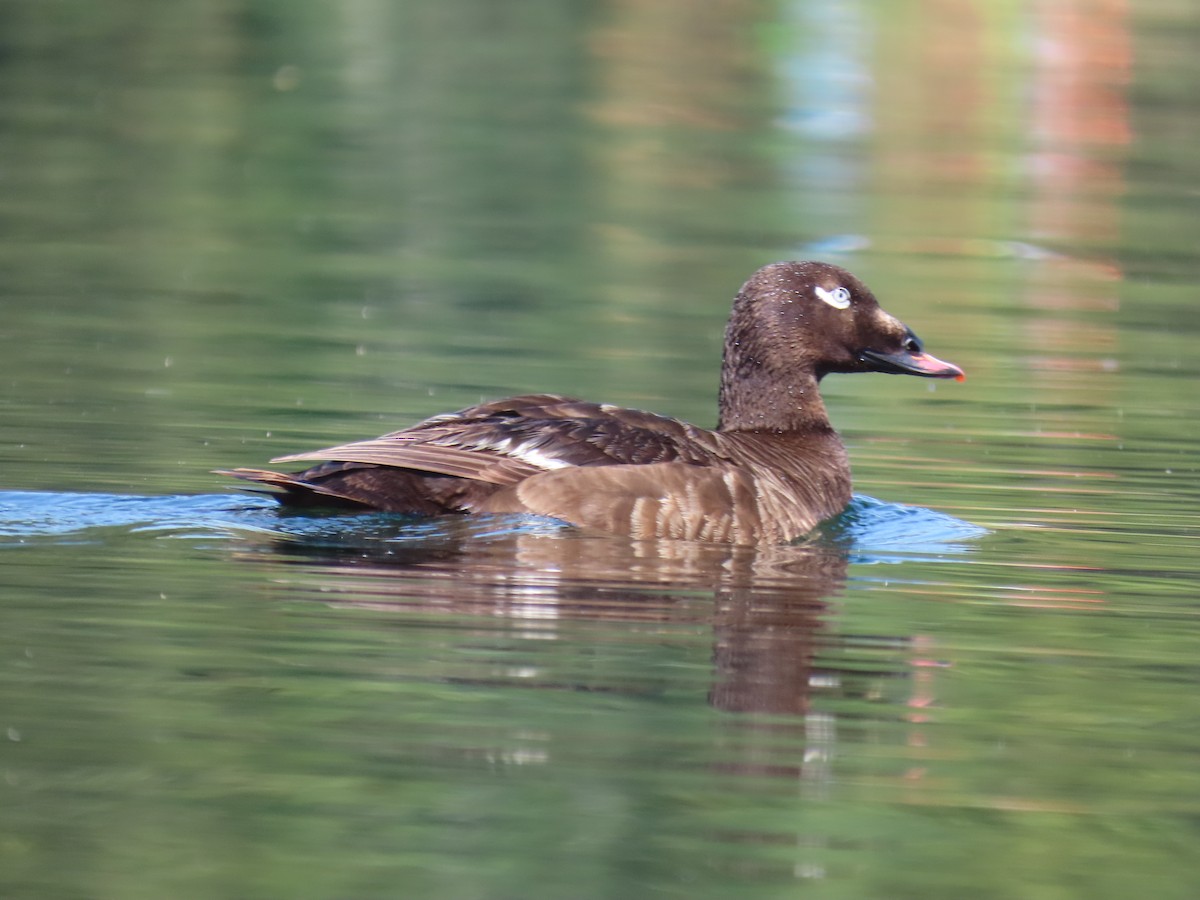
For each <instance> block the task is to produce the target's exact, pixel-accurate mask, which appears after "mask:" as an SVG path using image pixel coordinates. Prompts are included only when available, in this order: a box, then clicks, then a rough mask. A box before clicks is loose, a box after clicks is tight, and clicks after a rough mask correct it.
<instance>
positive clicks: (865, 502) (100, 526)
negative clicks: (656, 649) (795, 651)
mask: <svg viewBox="0 0 1200 900" xmlns="http://www.w3.org/2000/svg"><path fill="white" fill-rule="evenodd" d="M106 529H123V530H125V531H127V532H132V533H152V534H155V535H157V536H161V537H172V538H197V539H200V538H214V537H217V538H227V539H232V538H237V537H239V536H246V535H268V536H271V537H273V538H277V539H281V540H285V541H293V542H302V543H307V544H312V545H321V544H322V543H336V544H345V543H347V542H361V543H362V544H364V545H371V544H374V545H378V544H381V543H412V542H421V541H432V540H438V539H440V538H444V537H447V536H449V535H451V534H452V535H453V537H454V539H455V540H456V541H462V540H464V539H471V540H478V541H487V540H489V539H497V538H507V537H511V536H513V535H516V534H537V535H553V534H559V533H561V534H564V536H567V535H570V534H571V533H572V532H573V529H572V528H571V527H570V526H568V525H565V524H563V523H561V522H558V521H556V520H554V519H546V518H542V517H538V516H507V515H505V516H478V517H472V518H470V519H469V520H465V521H464V520H463V519H461V518H459V517H444V518H433V519H429V518H413V517H410V516H402V515H398V514H395V513H363V514H360V515H346V514H337V515H333V514H319V513H318V514H313V513H306V514H296V513H291V512H285V511H282V510H280V508H279V507H278V506H277V504H276V503H275V502H274V501H273V500H271V499H268V498H266V497H254V496H242V495H230V494H199V495H191V496H185V495H169V496H161V497H146V496H136V495H127V494H85V493H58V492H40V491H6V492H0V536H3V537H4V538H6V540H4V541H3V542H2V543H0V546H3V545H8V546H12V545H16V544H22V543H26V542H28V541H29V540H31V539H38V540H42V541H44V540H46V539H49V540H51V541H63V542H67V543H79V542H80V541H88V542H103V541H104V539H105V537H104V532H105V530H106ZM986 533H987V530H986V529H984V528H980V527H979V526H976V525H972V524H970V523H969V522H964V521H962V520H961V519H956V518H954V517H953V516H950V515H946V514H945V513H940V512H937V511H935V510H931V509H925V508H923V507H920V506H906V505H902V504H897V503H887V502H885V501H882V500H876V499H875V498H873V497H868V496H866V495H863V494H859V495H856V496H855V498H854V500H853V502H851V504H850V506H849V507H848V508H847V509H846V511H845V512H844V513H843V514H842V515H841V516H839V517H838V518H836V519H833V520H831V521H830V522H827V523H826V524H825V525H823V526H822V527H821V528H820V529H819V530H818V531H817V532H815V533H814V534H813V535H812V536H810V537H809V538H808V540H807V541H806V542H805V543H811V542H813V541H823V542H828V543H832V544H833V545H835V546H839V547H842V548H844V549H845V550H847V551H849V552H850V553H851V560H852V561H854V562H875V563H878V562H889V561H901V560H905V559H912V558H914V557H922V558H936V557H937V556H938V555H944V554H957V553H963V552H966V551H967V550H968V549H969V548H970V542H971V541H973V540H975V539H976V538H979V537H981V536H982V535H984V534H986Z"/></svg>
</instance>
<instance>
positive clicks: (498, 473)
mask: <svg viewBox="0 0 1200 900" xmlns="http://www.w3.org/2000/svg"><path fill="white" fill-rule="evenodd" d="M311 459H319V460H325V461H326V462H324V463H322V464H321V465H318V466H315V467H313V468H310V469H306V470H304V471H302V472H297V473H294V474H292V475H284V474H281V473H275V472H268V471H265V470H257V469H237V470H233V471H231V472H230V473H229V474H233V475H236V476H237V477H241V478H245V479H247V480H251V481H258V482H260V483H264V484H269V485H271V486H274V487H279V488H282V489H283V491H284V493H283V495H282V497H281V499H283V501H284V502H291V503H313V502H325V503H328V502H335V503H343V504H349V505H357V506H362V507H369V508H374V509H384V510H391V511H396V512H410V513H417V514H422V515H430V514H437V513H447V512H510V513H533V514H537V515H545V516H552V517H554V518H558V519H562V520H564V521H567V522H571V523H573V524H576V525H580V526H584V527H591V528H597V529H601V530H604V531H609V532H615V533H618V534H629V535H631V536H634V537H638V538H686V539H694V540H714V541H725V542H733V543H758V542H762V541H779V540H785V539H787V538H790V537H794V536H796V535H799V534H803V533H804V532H806V531H808V530H810V529H811V528H812V527H813V526H814V525H815V524H816V523H817V522H819V521H820V520H821V519H823V518H826V517H828V516H830V515H833V514H835V513H836V512H838V511H839V510H840V509H841V508H842V507H844V506H845V504H846V502H847V500H848V499H849V493H850V478H849V467H848V464H847V462H846V458H845V452H844V450H843V449H842V445H841V442H840V441H839V440H838V438H837V435H836V434H835V433H834V432H833V431H832V430H831V429H828V430H826V429H822V430H820V431H818V432H815V433H811V434H776V433H770V432H767V433H757V432H744V433H742V432H715V431H709V430H707V429H703V428H698V427H696V426H694V425H689V424H687V423H684V422H681V421H679V420H677V419H672V418H669V417H666V416H660V415H655V414H653V413H648V412H644V411H642V410H635V409H626V408H622V407H615V406H610V405H608V404H600V403H589V402H585V401H581V400H574V399H571V398H567V397H561V396H558V395H553V394H536V395H527V396H521V397H511V398H508V399H505V400H499V401H494V402H490V403H484V404H480V405H478V406H473V407H469V408H467V409H463V410H460V411H458V412H455V413H448V414H445V415H439V416H434V417H432V418H430V419H426V420H425V421H423V422H420V423H418V424H417V425H414V426H413V427H411V428H408V429H405V430H403V431H397V432H393V433H391V434H387V435H384V436H382V437H379V438H374V439H372V440H367V441H357V442H354V443H351V444H343V445H340V446H337V447H330V448H327V449H324V450H319V451H315V452H312V453H302V454H295V455H292V456H285V457H280V458H279V459H276V460H273V461H274V462H291V461H300V460H311Z"/></svg>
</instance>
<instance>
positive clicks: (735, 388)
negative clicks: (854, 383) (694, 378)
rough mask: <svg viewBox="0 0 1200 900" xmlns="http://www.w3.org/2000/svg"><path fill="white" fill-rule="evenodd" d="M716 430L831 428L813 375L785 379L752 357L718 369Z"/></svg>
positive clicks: (809, 430)
mask: <svg viewBox="0 0 1200 900" xmlns="http://www.w3.org/2000/svg"><path fill="white" fill-rule="evenodd" d="M718 409H719V410H720V412H719V414H718V419H717V430H718V431H772V432H805V433H809V432H814V431H827V430H830V429H831V428H832V426H831V425H830V423H829V414H828V413H826V412H825V403H824V401H823V400H822V399H821V392H820V390H819V388H818V379H817V377H816V375H813V374H807V375H804V376H801V377H795V376H793V377H789V378H788V379H787V380H786V381H783V380H781V379H780V378H779V377H778V376H777V375H774V374H773V373H771V372H767V371H765V370H764V369H763V368H762V367H761V366H760V365H758V364H757V363H755V362H754V361H753V360H750V361H746V360H742V361H737V360H735V361H734V365H727V366H725V367H724V369H723V370H722V372H721V394H720V402H719V404H718Z"/></svg>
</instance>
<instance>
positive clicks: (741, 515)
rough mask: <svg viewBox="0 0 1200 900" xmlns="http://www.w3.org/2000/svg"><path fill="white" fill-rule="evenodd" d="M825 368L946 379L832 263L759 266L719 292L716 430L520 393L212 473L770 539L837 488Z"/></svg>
mask: <svg viewBox="0 0 1200 900" xmlns="http://www.w3.org/2000/svg"><path fill="white" fill-rule="evenodd" d="M830 372H889V373H894V374H909V375H921V376H924V377H927V378H958V379H959V380H961V379H962V377H963V374H962V371H961V370H960V369H959V368H958V367H957V366H954V365H951V364H950V363H946V362H942V361H941V360H939V359H936V358H935V357H932V356H929V355H927V354H925V353H924V352H923V351H922V348H921V343H920V341H919V340H918V339H917V337H916V336H915V335H914V334H913V333H912V331H910V330H909V329H908V328H907V327H906V326H905V325H904V324H902V323H901V322H900V321H899V320H897V319H896V318H894V317H893V316H891V315H889V314H888V313H886V312H884V311H883V310H882V309H880V307H879V304H878V303H877V302H876V300H875V297H874V295H873V294H872V293H871V292H870V290H869V289H868V288H867V287H866V285H864V284H863V283H862V282H861V281H859V280H858V279H857V278H855V277H854V276H853V275H851V274H850V273H849V272H847V271H846V270H845V269H841V268H839V267H837V266H833V265H829V264H827V263H819V262H785V263H775V264H774V265H770V266H765V267H764V268H762V269H759V270H758V271H757V272H755V273H754V275H752V276H751V277H750V280H749V281H747V282H746V283H745V284H744V285H743V286H742V289H741V291H740V292H739V293H738V295H737V298H736V299H735V300H734V305H733V312H732V313H731V315H730V318H729V324H728V327H727V328H726V331H725V351H724V360H723V364H722V369H721V391H720V400H719V409H720V416H719V420H718V424H717V428H716V430H715V431H710V430H708V429H704V428H698V427H696V426H695V425H689V424H688V423H686V422H680V421H679V420H677V419H671V418H667V417H665V416H658V415H655V414H653V413H648V412H642V411H641V410H635V409H623V408H620V407H616V406H609V405H607V404H600V403H588V402H585V401H582V400H572V399H570V398H567V397H560V396H557V395H554V394H531V395H527V396H522V397H510V398H508V399H505V400H496V401H493V402H491V403H482V404H480V405H478V406H472V407H469V408H467V409H463V410H460V411H458V412H455V413H447V414H445V415H440V416H434V417H433V418H430V419H426V420H425V421H424V422H420V423H418V424H416V425H414V426H412V427H411V428H407V429H405V430H403V431H397V432H393V433H392V434H387V435H384V436H383V437H378V438H374V439H372V440H367V441H356V442H354V443H350V444H341V445H339V446H337V447H330V448H327V449H325V450H318V451H314V452H311V453H297V454H293V455H290V456H281V457H279V458H278V459H275V460H272V462H293V461H300V460H325V461H326V462H323V463H322V464H320V465H317V466H314V467H312V468H310V469H305V470H304V471H302V472H296V473H294V474H283V473H279V472H271V471H267V470H263V469H233V470H229V471H222V473H221V474H225V475H232V476H234V477H236V478H242V479H245V480H247V481H255V482H259V483H261V484H265V485H269V486H271V487H276V488H280V489H281V490H282V493H280V494H278V495H277V496H278V498H279V500H280V501H281V502H283V503H285V504H291V505H326V506H342V507H350V508H357V509H364V508H366V509H381V510H391V511H396V512H408V513H417V514H422V515H436V514H440V513H452V512H455V513H534V514H537V515H543V516H552V517H554V518H557V519H562V520H564V521H567V522H571V523H573V524H575V525H579V526H583V527H587V528H596V529H600V530H603V531H608V532H615V533H618V534H628V535H631V536H633V537H638V538H683V539H689V540H703V541H720V542H727V543H736V544H755V543H768V542H769V543H776V542H780V541H785V540H789V539H792V538H795V537H798V536H800V535H803V534H804V533H805V532H807V531H809V530H811V529H812V528H813V527H814V526H815V525H816V524H817V523H818V522H820V521H821V520H822V519H826V518H829V517H830V516H833V515H836V514H837V513H839V512H840V511H841V510H842V509H843V508H844V507H845V506H846V504H847V503H848V502H849V500H850V466H849V462H848V460H847V458H846V451H845V449H844V448H843V446H842V442H841V440H840V439H839V438H838V435H837V433H836V432H835V431H834V430H833V427H832V426H831V425H830V423H829V417H828V415H827V414H826V412H825V405H824V403H823V402H822V401H821V395H820V392H819V391H818V383H819V382H820V380H821V378H822V377H824V376H825V375H827V374H829V373H830Z"/></svg>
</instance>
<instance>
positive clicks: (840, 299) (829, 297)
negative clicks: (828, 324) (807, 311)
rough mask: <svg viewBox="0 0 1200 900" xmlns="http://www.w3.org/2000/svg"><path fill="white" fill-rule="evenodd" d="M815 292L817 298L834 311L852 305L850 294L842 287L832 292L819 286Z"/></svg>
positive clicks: (839, 286)
mask: <svg viewBox="0 0 1200 900" xmlns="http://www.w3.org/2000/svg"><path fill="white" fill-rule="evenodd" d="M815 290H816V292H817V296H818V297H820V298H821V299H822V300H824V301H825V302H826V303H828V304H829V305H830V306H832V307H833V308H834V309H845V308H846V307H847V306H849V305H850V292H849V291H848V290H846V288H844V287H842V286H841V285H838V286H837V287H835V288H834V289H833V290H832V291H827V290H825V288H823V287H820V286H819V285H818V286H817V287H816V289H815Z"/></svg>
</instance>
